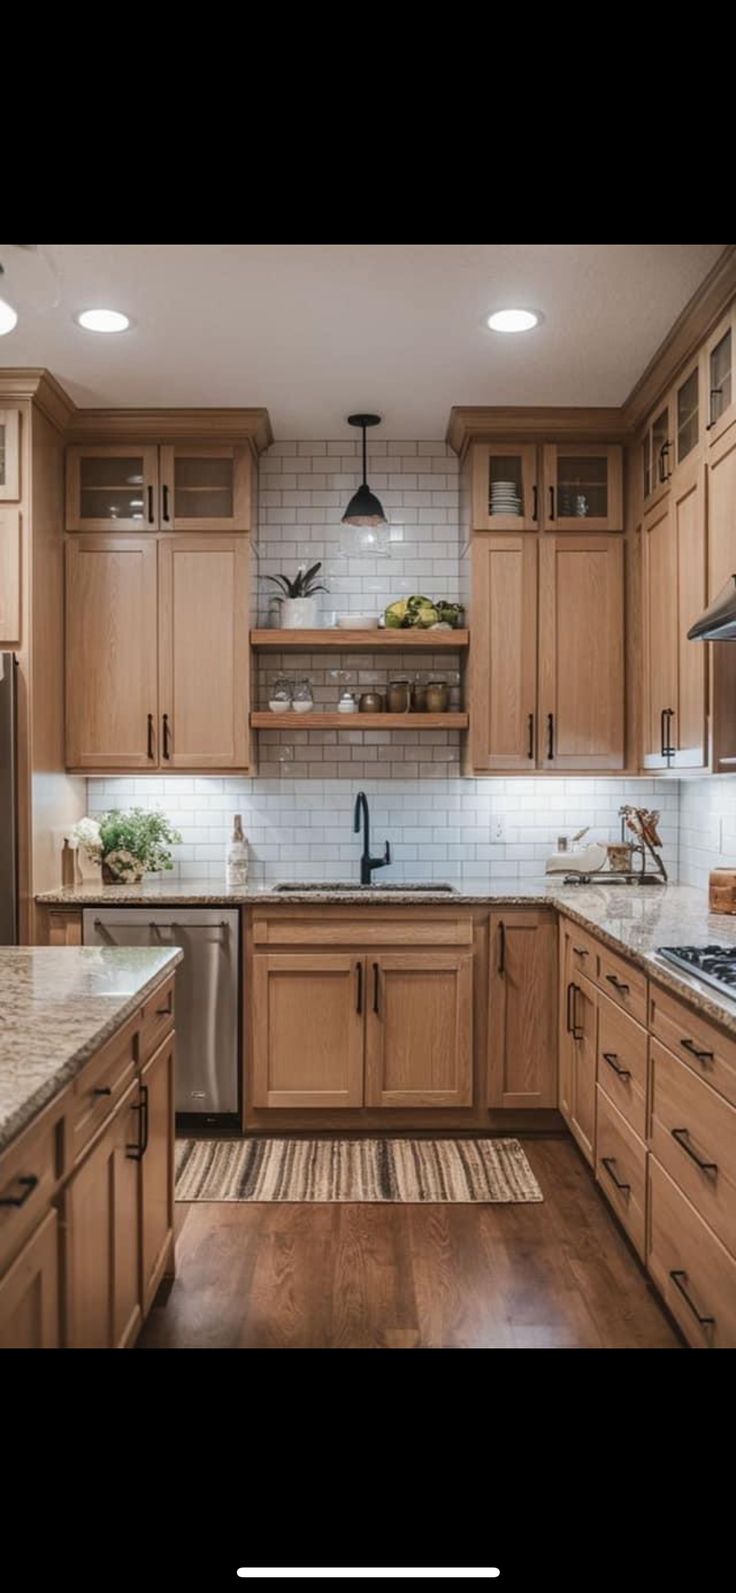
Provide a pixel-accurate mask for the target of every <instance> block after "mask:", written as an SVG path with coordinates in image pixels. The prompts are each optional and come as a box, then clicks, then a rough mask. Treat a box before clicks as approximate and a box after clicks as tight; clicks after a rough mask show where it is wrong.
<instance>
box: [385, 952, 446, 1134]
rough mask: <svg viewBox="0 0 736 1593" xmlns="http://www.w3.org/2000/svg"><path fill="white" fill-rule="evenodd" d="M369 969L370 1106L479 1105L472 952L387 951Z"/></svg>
mask: <svg viewBox="0 0 736 1593" xmlns="http://www.w3.org/2000/svg"><path fill="white" fill-rule="evenodd" d="M367 964H368V981H367V982H368V990H367V996H368V1000H367V1002H366V1070H365V1081H366V1088H365V1104H366V1106H389V1107H390V1106H404V1107H410V1106H414V1107H424V1106H470V1105H472V1100H473V956H472V952H469V951H467V952H466V951H455V950H453V949H448V950H447V951H425V950H423V949H420V950H418V951H397V952H381V953H380V954H378V955H376V956H374V957H373V956H371V957H369V958H368V959H367Z"/></svg>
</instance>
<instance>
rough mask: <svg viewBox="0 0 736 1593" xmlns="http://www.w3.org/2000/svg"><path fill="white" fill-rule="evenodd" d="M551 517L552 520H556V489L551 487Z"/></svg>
mask: <svg viewBox="0 0 736 1593" xmlns="http://www.w3.org/2000/svg"><path fill="white" fill-rule="evenodd" d="M549 517H550V520H554V517H555V489H554V487H550V489H549Z"/></svg>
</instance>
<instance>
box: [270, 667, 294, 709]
mask: <svg viewBox="0 0 736 1593" xmlns="http://www.w3.org/2000/svg"><path fill="white" fill-rule="evenodd" d="M291 696H292V693H291V685H290V683H289V681H288V680H287V679H286V676H285V675H278V676H277V678H276V680H275V681H274V683H273V685H272V687H271V690H270V692H269V694H268V706H269V708H270V709H271V713H272V714H285V713H288V712H289V710H290V708H291Z"/></svg>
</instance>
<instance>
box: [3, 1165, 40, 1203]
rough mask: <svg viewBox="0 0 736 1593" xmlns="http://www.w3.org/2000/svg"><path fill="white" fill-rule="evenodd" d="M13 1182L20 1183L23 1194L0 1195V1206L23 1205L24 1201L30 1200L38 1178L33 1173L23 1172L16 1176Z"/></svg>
mask: <svg viewBox="0 0 736 1593" xmlns="http://www.w3.org/2000/svg"><path fill="white" fill-rule="evenodd" d="M15 1182H16V1184H22V1186H23V1194H22V1195H0V1206H25V1203H26V1201H27V1200H30V1198H31V1195H32V1194H33V1191H34V1189H35V1188H36V1185H37V1184H38V1179H37V1177H36V1175H35V1173H24V1174H23V1175H22V1177H20V1178H16V1180H15Z"/></svg>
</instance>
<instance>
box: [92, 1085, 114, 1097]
mask: <svg viewBox="0 0 736 1593" xmlns="http://www.w3.org/2000/svg"><path fill="white" fill-rule="evenodd" d="M92 1094H93V1095H112V1086H111V1085H110V1084H100V1085H98V1087H97V1089H96V1090H93V1091H92Z"/></svg>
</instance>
